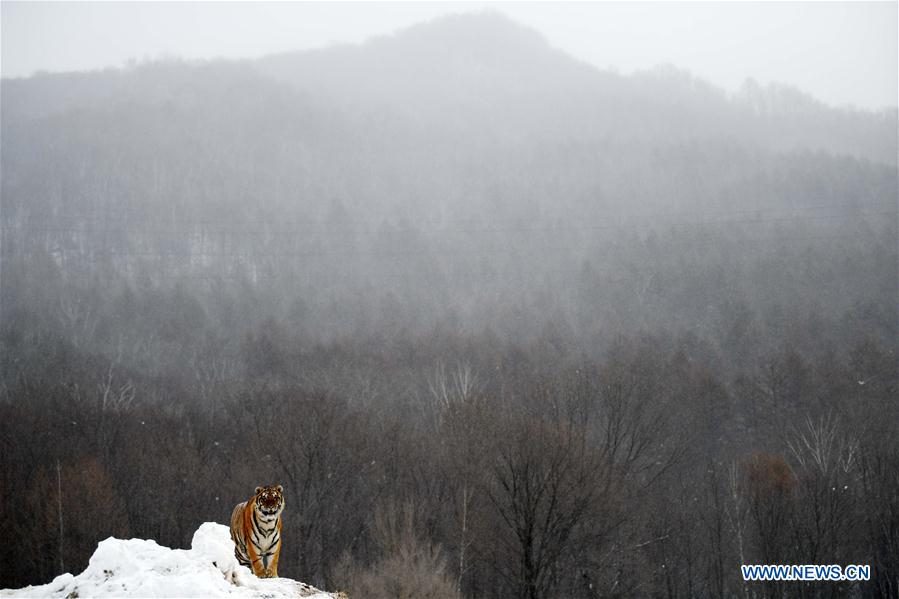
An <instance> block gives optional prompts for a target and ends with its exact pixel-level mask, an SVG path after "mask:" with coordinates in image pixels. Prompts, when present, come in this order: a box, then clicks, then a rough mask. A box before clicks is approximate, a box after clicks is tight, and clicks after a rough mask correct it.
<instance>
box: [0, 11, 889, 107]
mask: <svg viewBox="0 0 899 599" xmlns="http://www.w3.org/2000/svg"><path fill="white" fill-rule="evenodd" d="M897 6H899V4H897V3H896V2H880V3H863V2H845V3H844V2H827V3H806V2H790V3H771V2H764V3H730V2H727V3H724V2H717V3H680V2H664V3H658V2H637V3H635V2H632V3H613V2H610V3H552V4H550V3H518V2H503V3H487V2H463V3H459V2H456V3H442V2H433V3H424V2H414V3H413V2H405V3H375V2H365V3H355V2H345V3H335V2H331V3H280V2H274V3H237V2H235V3H217V2H208V3H207V2H203V3H168V2H166V3H161V2H140V3H82V2H64V3H56V2H48V3H43V2H41V3H36V2H7V1H4V2H2V4H0V11H2V75H3V77H21V76H28V75H30V74H32V73H34V72H35V71H38V70H47V71H71V70H84V69H95V68H102V67H106V66H121V65H122V64H123V63H124V62H125V61H127V60H129V59H131V58H134V59H138V60H142V59H145V58H158V57H161V56H182V57H185V58H213V57H226V58H239V57H256V56H261V55H264V54H269V53H273V52H280V51H286V50H295V49H306V48H316V47H321V46H327V45H329V44H332V43H338V42H353V43H356V42H361V41H364V40H365V39H367V38H369V37H372V36H375V35H385V34H390V33H392V32H393V31H396V30H397V29H400V28H403V27H406V26H409V25H412V24H415V23H418V22H421V21H425V20H429V19H432V18H435V17H438V16H440V15H443V14H448V13H459V12H473V11H479V10H484V9H488V10H494V11H498V12H502V13H505V14H506V15H508V16H509V17H511V18H513V19H514V20H516V21H519V22H521V23H524V24H527V25H530V26H532V27H534V28H536V29H537V30H539V31H540V32H542V33H543V34H544V35H545V37H546V38H547V39H548V40H549V41H550V43H551V44H553V45H554V46H557V47H559V48H562V49H563V50H565V51H567V52H568V53H570V54H572V55H573V56H575V57H577V58H580V59H582V60H585V61H587V62H590V63H592V64H595V65H597V66H599V67H602V68H614V69H616V70H618V71H619V72H621V73H622V74H627V73H630V72H632V71H633V70H635V69H646V68H651V67H652V66H654V65H657V64H660V63H671V64H674V65H676V66H678V67H681V68H685V69H688V70H690V71H692V72H693V73H694V74H696V75H698V76H700V77H702V78H705V79H708V80H709V81H711V82H713V83H715V84H717V85H719V86H721V87H724V88H725V89H728V90H734V89H736V88H737V87H739V85H740V84H741V83H742V82H743V81H744V80H745V79H746V78H747V77H752V78H755V79H756V80H758V81H759V82H761V83H768V82H772V81H778V82H784V83H790V84H793V85H796V86H797V87H799V88H801V89H803V90H804V91H807V92H809V93H811V94H813V95H814V96H816V97H818V98H819V99H821V100H824V101H825V102H827V103H830V104H834V105H843V104H854V105H856V106H860V107H865V108H880V107H883V106H895V105H896V104H897V72H899V65H897V55H899V46H897Z"/></svg>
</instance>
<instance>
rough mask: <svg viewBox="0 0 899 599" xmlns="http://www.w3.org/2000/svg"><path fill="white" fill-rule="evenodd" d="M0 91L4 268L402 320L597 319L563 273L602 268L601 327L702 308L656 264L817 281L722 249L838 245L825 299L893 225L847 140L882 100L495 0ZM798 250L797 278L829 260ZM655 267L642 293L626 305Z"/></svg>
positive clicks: (840, 301)
mask: <svg viewBox="0 0 899 599" xmlns="http://www.w3.org/2000/svg"><path fill="white" fill-rule="evenodd" d="M2 93H3V104H2V110H3V118H2V123H0V126H2V136H0V137H2V167H3V178H2V182H0V184H2V197H3V224H4V227H5V229H4V236H3V251H4V257H7V256H9V257H10V260H11V263H14V260H16V259H22V260H26V261H27V260H28V259H30V258H31V257H32V256H34V255H43V254H49V255H51V256H53V257H54V260H56V262H57V263H58V264H59V265H60V266H61V267H63V268H64V269H65V270H66V271H67V272H70V273H77V275H78V276H80V277H83V278H84V279H85V280H87V279H88V278H89V277H90V276H92V275H93V273H95V272H96V271H97V269H99V268H103V269H108V270H109V271H112V272H118V273H126V275H125V276H127V277H129V278H130V277H133V276H135V275H136V273H143V275H142V276H147V277H149V278H150V279H151V280H159V281H163V282H171V281H176V280H180V279H182V278H184V277H187V278H200V280H205V279H207V278H215V277H221V276H224V277H235V278H242V277H249V278H250V279H251V280H253V281H257V282H258V281H262V280H265V281H269V283H271V281H273V280H280V281H282V282H283V283H284V284H285V285H286V288H284V289H281V290H280V291H276V290H275V288H274V286H272V288H271V297H272V301H273V302H282V301H287V300H285V299H284V298H294V297H296V296H297V295H299V294H301V295H302V296H303V298H304V301H305V302H308V303H309V305H311V306H313V308H312V310H313V312H314V311H315V310H322V311H325V312H327V313H328V315H327V316H322V315H321V314H319V317H318V318H316V319H314V320H315V322H316V323H317V324H320V325H321V328H322V330H328V331H332V330H342V331H346V330H349V329H351V328H352V327H353V326H355V325H353V324H352V323H353V322H354V321H355V320H354V319H355V318H356V317H357V316H358V315H359V314H363V313H368V312H366V310H368V309H369V308H371V307H372V306H374V305H377V306H378V308H377V309H381V308H382V307H383V306H388V307H389V306H393V308H396V306H397V297H396V294H399V295H400V296H401V297H402V305H403V306H404V308H403V309H405V312H404V313H403V314H404V316H405V317H407V318H408V320H409V321H410V322H414V323H419V324H427V323H429V322H432V321H433V319H434V318H435V314H444V313H448V312H453V311H454V310H459V311H460V312H459V314H461V315H463V316H469V317H472V320H471V321H470V322H472V323H479V322H481V323H482V322H495V321H497V320H498V319H499V316H498V314H506V313H507V308H508V306H509V305H510V303H511V302H520V303H521V304H522V305H523V306H524V307H522V308H521V309H522V310H524V311H531V312H547V311H548V310H547V307H548V306H555V307H556V308H557V309H558V310H564V311H567V312H569V316H570V313H571V312H576V311H578V310H582V311H583V312H584V313H585V314H584V315H583V318H584V319H587V320H589V322H599V321H598V320H597V319H595V318H594V316H593V315H591V314H592V312H591V311H593V310H594V308H593V306H595V305H596V302H598V301H600V300H598V299H597V297H599V296H595V297H591V296H589V295H588V294H587V292H586V291H583V290H580V291H579V290H578V289H577V288H576V286H575V285H574V284H573V281H575V280H579V279H582V278H583V275H584V271H582V270H581V267H582V266H584V265H585V264H587V265H590V266H591V268H597V269H598V270H599V271H600V273H601V274H598V275H597V276H598V277H601V278H602V279H603V281H604V282H603V289H605V290H608V289H612V288H617V287H618V286H623V287H622V289H621V293H622V294H623V295H621V297H618V296H617V295H616V294H615V293H611V292H610V293H609V294H608V295H606V296H603V299H602V300H601V303H602V306H603V309H604V310H608V311H609V314H607V315H606V316H607V318H606V320H605V321H606V322H609V321H613V322H625V321H627V320H629V319H630V320H633V321H635V322H636V321H641V320H642V321H644V322H648V321H655V320H658V322H668V321H670V320H671V318H670V317H671V316H674V317H677V318H682V317H683V318H687V317H689V318H694V317H698V316H697V315H696V314H693V309H694V308H693V307H694V305H695V304H694V302H692V301H691V299H690V297H689V293H688V291H689V289H690V287H689V284H688V283H687V282H688V281H689V280H690V278H689V276H686V275H684V276H678V275H672V274H671V273H673V272H683V273H700V272H706V271H710V270H716V269H720V270H723V271H726V272H728V273H732V274H731V275H729V276H733V277H734V279H735V281H738V282H739V283H736V282H735V283H734V285H733V286H732V287H731V288H730V289H729V290H727V289H724V288H716V287H715V288H710V292H714V293H715V294H721V293H725V292H726V293H727V294H730V295H729V297H730V296H731V295H732V296H733V297H748V298H751V300H752V301H754V302H758V305H762V304H767V303H770V302H774V303H779V304H783V303H792V304H797V305H798V304H802V303H803V302H811V301H812V298H813V297H814V295H815V294H816V293H817V289H816V288H815V287H814V286H813V285H811V284H809V285H805V286H802V285H799V283H798V282H797V281H798V280H797V279H796V278H793V279H792V280H787V281H786V283H785V284H784V285H777V286H774V287H771V288H768V287H767V286H765V285H759V286H756V287H753V288H749V289H744V288H742V285H743V284H744V279H743V278H741V277H742V276H743V275H744V274H745V273H743V271H742V269H743V268H744V265H747V264H748V265H762V264H765V265H768V266H767V267H766V268H768V267H771V268H773V267H774V266H772V265H777V264H778V259H784V257H785V256H787V255H788V254H787V253H785V252H784V251H781V250H780V249H779V245H778V244H782V243H787V244H790V247H794V248H796V247H798V246H800V244H802V243H806V242H808V243H812V244H817V245H819V246H820V248H819V249H820V250H821V252H822V253H820V254H817V255H818V256H819V257H820V256H823V255H825V254H824V252H827V255H828V256H831V257H832V258H833V259H840V260H842V257H844V255H843V254H841V253H840V252H841V251H843V250H845V251H850V250H851V251H852V252H855V253H854V254H853V256H854V257H853V258H852V260H846V261H841V262H840V264H842V265H843V266H844V267H845V269H846V270H847V275H846V276H851V277H852V280H853V281H855V282H854V283H851V282H847V280H845V277H843V278H842V279H840V282H839V283H837V282H836V279H834V283H833V284H834V286H835V288H836V286H838V285H842V286H844V287H845V290H844V291H842V292H833V293H830V295H829V296H828V297H827V301H826V304H825V305H826V306H827V307H828V308H833V309H834V310H842V309H844V308H845V307H846V306H847V305H852V304H853V303H854V302H856V301H863V300H865V299H866V298H868V297H869V296H870V294H871V293H872V288H870V287H866V286H865V282H867V281H869V280H872V279H873V280H880V279H878V276H879V275H878V274H877V273H873V271H872V270H871V269H876V268H880V267H883V266H886V267H888V266H889V265H888V264H886V265H884V264H882V263H881V262H879V261H872V260H869V259H868V258H867V257H868V256H870V254H871V252H878V251H881V250H882V248H881V247H880V246H877V247H878V248H880V249H875V248H874V247H867V246H864V247H863V244H860V243H858V242H857V240H858V239H864V240H866V242H869V243H882V240H886V239H889V238H890V237H891V236H894V232H893V231H894V228H895V210H896V206H895V198H896V194H897V180H896V168H895V166H893V165H891V164H889V162H888V161H887V162H883V161H872V160H867V159H864V158H859V157H858V156H869V157H876V156H877V155H880V154H883V153H884V152H883V149H884V148H888V147H890V146H891V145H892V146H895V142H896V128H895V126H894V125H893V126H886V125H889V123H890V122H891V119H892V122H893V123H894V124H895V118H894V116H893V117H889V116H883V115H880V116H878V115H874V114H870V113H852V112H844V111H839V110H833V109H830V108H827V107H825V106H823V105H821V104H819V103H816V102H815V101H813V100H811V99H809V98H808V97H806V96H803V95H801V94H797V93H796V92H790V91H789V90H787V91H784V90H780V91H777V90H776V89H767V90H763V89H758V88H754V87H753V86H752V85H748V86H747V87H746V89H745V90H744V93H743V96H741V98H740V99H730V98H728V97H727V96H726V95H725V94H723V93H722V92H720V91H719V90H716V89H714V88H713V87H711V86H709V85H708V84H705V83H703V82H701V81H698V80H696V79H694V78H691V77H689V76H688V75H686V74H684V73H682V72H679V71H676V70H673V69H670V68H662V69H657V70H655V71H653V72H650V73H642V74H637V75H634V76H631V77H621V76H618V75H614V74H610V73H605V72H602V71H600V70H597V69H594V68H593V67H590V66H589V65H585V64H583V63H580V62H577V61H575V60H572V59H571V58H569V57H567V56H566V55H564V54H563V53H560V52H558V51H556V50H553V49H552V48H551V47H550V46H549V45H548V44H547V43H546V42H545V41H544V40H543V39H542V38H540V36H538V35H536V34H535V33H534V32H532V31H530V30H528V29H525V28H522V27H520V26H518V25H516V24H514V23H511V22H509V21H508V20H506V19H505V18H503V17H499V16H496V15H490V14H488V15H474V16H459V17H450V18H446V19H441V20H438V21H435V22H432V23H428V24H424V25H420V26H417V27H413V28H411V29H409V30H406V31H404V32H400V33H398V34H396V35H394V36H390V37H387V38H379V39H376V40H372V41H370V42H368V43H366V44H363V45H360V46H345V47H337V48H329V49H323V50H319V51H315V52H302V53H297V54H288V55H281V56H276V57H269V58H265V59H262V60H259V61H246V62H215V63H209V64H199V65H196V64H185V63H177V62H176V63H153V64H148V65H143V66H139V67H135V68H132V69H129V70H127V71H123V72H118V71H110V72H103V73H94V74H83V75H52V76H45V77H36V78H33V79H27V80H16V81H4V82H3V87H2ZM793 147H798V149H794V150H789V151H787V150H785V148H793ZM887 153H889V152H887ZM891 227H892V228H891ZM650 231H651V232H654V233H655V234H659V235H664V236H665V237H664V243H665V244H667V245H666V247H669V249H668V250H667V251H666V252H663V254H662V255H663V256H670V257H672V258H673V259H674V262H673V263H672V264H669V265H667V267H666V268H663V267H662V264H663V263H664V260H662V259H661V258H660V257H659V256H658V255H654V256H655V257H652V258H651V257H650V256H649V255H647V254H641V253H640V252H639V251H638V250H637V249H635V248H636V247H637V246H639V245H640V244H641V243H643V242H644V240H643V239H642V238H641V237H640V236H643V235H645V234H646V233H647V232H650ZM834 240H837V241H834ZM697 241H698V242H700V243H702V244H705V246H706V247H707V248H713V249H714V251H712V250H709V251H705V252H703V251H696V250H693V249H691V248H692V245H689V244H694V243H696V242H697ZM738 244H742V245H738ZM836 244H841V245H839V246H837V245H836ZM850 244H851V245H850ZM744 246H745V247H744ZM837 248H840V249H837ZM847 248H849V249H847ZM797 251H798V250H797ZM816 251H817V250H816ZM789 255H793V254H789ZM892 256H894V251H893V250H890V253H888V256H887V258H890V257H892ZM793 258H794V259H795V260H797V261H798V260H800V257H799V254H798V253H796V254H795V255H793ZM887 262H888V261H887ZM858 264H863V265H866V266H864V267H858V266H857V265H858ZM878 264H879V265H881V266H880V267H878V266H877V265H878ZM850 265H852V266H851V267H850ZM753 267H754V266H753ZM23 268H24V267H23ZM745 268H749V266H745ZM759 268H761V266H759ZM797 268H798V267H797ZM815 268H818V269H821V270H822V272H819V271H817V270H815V271H811V272H810V274H809V277H810V279H814V277H818V278H819V279H820V278H822V277H831V276H832V269H831V267H830V266H828V265H827V264H824V263H815ZM634 269H638V270H640V271H641V273H642V274H640V275H639V276H637V275H635V274H634ZM828 269H831V270H828ZM762 270H764V269H762ZM663 271H665V272H664V273H663ZM824 271H826V272H824ZM869 271H871V272H869ZM765 272H767V271H765ZM878 272H879V271H878ZM828 273H830V274H828ZM663 274H664V275H665V276H666V277H671V279H672V285H671V286H670V287H669V288H668V291H666V293H665V294H664V297H660V298H659V301H660V302H661V303H660V305H658V306H656V307H655V308H654V309H652V310H650V309H648V308H646V307H645V306H642V307H641V306H640V305H634V304H629V303H628V301H627V299H626V298H627V297H629V295H628V294H630V293H632V292H633V293H644V291H641V290H645V288H646V285H648V283H647V281H648V280H650V279H652V280H658V277H657V275H658V276H662V275H663ZM869 275H870V276H869ZM23 276H27V272H26V271H23ZM591 276H592V275H591ZM841 276H842V275H841ZM653 277H656V278H655V279H653ZM423 280H427V281H428V283H427V285H422V284H421V281H423ZM827 280H830V279H827ZM272 285H273V283H272ZM679 287H684V290H683V291H684V293H681V294H677V293H674V291H673V290H674V289H675V288H679ZM300 288H302V291H300ZM538 288H540V289H539V290H538ZM544 288H545V289H544ZM586 288H589V285H588V286H585V287H584V289H586ZM546 289H550V290H552V291H551V292H550V293H549V294H548V295H547V294H546V293H544V291H545V290H546ZM556 289H562V290H564V293H565V294H566V296H565V297H564V298H561V299H560V298H557V297H555V295H554V294H555V293H556ZM877 289H880V287H877ZM603 293H605V291H604V292H603ZM616 293H617V292H616ZM878 293H879V292H878ZM578 294H580V295H578ZM535 295H536V296H539V297H533V296H535ZM360 297H361V298H363V299H361V300H360V299H358V298H360ZM878 297H880V296H878ZM375 298H377V299H375ZM731 299H733V298H731ZM716 301H717V300H716ZM722 301H723V300H722ZM8 305H10V306H12V305H15V304H14V303H13V304H8ZM704 305H706V304H704ZM707 305H711V304H707ZM562 306H565V307H564V308H563V307H562ZM363 308H365V309H363ZM393 308H391V309H393ZM272 309H274V308H272ZM278 309H279V310H280V309H282V308H278ZM384 309H385V310H387V308H384ZM622 310H625V311H628V313H627V315H623V314H621V313H620V312H621V311H622ZM393 311H394V312H396V313H397V314H399V313H401V312H402V310H393ZM669 311H673V312H669ZM348 315H352V317H350V316H348ZM506 315H508V314H506ZM646 319H648V321H647V320H646ZM473 326H475V328H476V325H473ZM525 328H526V327H525V326H524V325H522V326H517V325H516V326H510V329H515V330H524V329H525Z"/></svg>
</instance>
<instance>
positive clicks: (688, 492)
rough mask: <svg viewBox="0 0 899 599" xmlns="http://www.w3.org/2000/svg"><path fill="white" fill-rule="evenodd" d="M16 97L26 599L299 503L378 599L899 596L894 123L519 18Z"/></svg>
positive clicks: (9, 333)
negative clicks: (839, 575) (815, 571)
mask: <svg viewBox="0 0 899 599" xmlns="http://www.w3.org/2000/svg"><path fill="white" fill-rule="evenodd" d="M0 92H2V104H0V106H2V120H0V140H2V148H0V149H2V180H0V185H2V187H0V193H2V211H0V221H2V238H0V257H2V262H0V267H2V270H0V443H2V445H0V454H2V457H0V465H2V468H0V519H2V521H3V522H5V523H6V524H5V525H4V531H5V533H6V535H7V538H8V539H11V541H10V542H7V543H3V544H0V588H10V587H22V586H25V585H29V584H38V583H44V582H48V581H49V580H50V579H52V578H53V577H54V576H56V575H58V574H60V573H62V572H75V571H81V570H82V569H83V568H84V567H85V566H86V565H87V560H88V559H89V557H90V556H91V554H92V552H93V550H94V549H95V548H96V545H97V543H98V542H99V541H101V540H103V539H105V538H107V537H109V536H116V537H118V538H129V537H140V538H147V539H154V540H156V541H157V542H159V543H160V544H163V545H167V546H171V547H186V546H188V545H189V542H190V539H191V536H192V534H193V532H194V531H195V530H196V529H197V527H198V526H199V525H200V524H201V523H203V522H207V521H214V522H220V523H227V522H228V518H229V517H230V513H231V510H232V509H233V507H234V505H235V504H236V503H238V502H240V501H244V500H246V499H247V498H248V497H249V496H250V494H251V493H252V490H253V489H254V487H255V486H257V485H262V484H281V485H283V487H284V493H285V501H286V508H285V512H284V516H283V517H284V529H283V537H284V545H283V550H282V554H281V560H280V566H279V573H280V574H281V575H282V576H287V577H290V578H295V579H297V580H303V581H305V582H308V583H310V584H314V585H316V586H318V587H321V588H327V589H333V590H344V591H346V592H347V593H348V594H349V596H350V597H352V598H357V597H404V598H407V597H408V598H411V597H435V598H444V597H445V598H452V597H459V598H462V597H465V598H482V597H483V598H500V597H521V598H528V599H538V598H548V597H569V598H572V599H575V598H578V599H580V598H583V599H589V598H597V597H633V596H643V597H669V598H675V597H733V596H743V597H772V598H774V597H837V596H846V597H896V596H899V401H897V398H899V387H897V382H899V377H897V373H899V362H897V349H899V347H897V346H899V336H897V331H899V299H897V289H899V281H897V277H899V257H897V238H899V237H897V216H899V211H897V197H899V188H897V111H896V109H895V108H893V109H887V110H884V111H880V112H874V111H866V110H859V109H851V108H835V107H831V106H828V105H826V104H824V103H822V102H819V101H818V100H816V99H814V98H812V97H811V96H808V95H806V94H804V93H803V92H801V91H799V90H797V89H794V88H791V87H788V86H783V85H767V86H762V85H760V84H757V83H755V82H753V81H747V83H746V84H745V85H744V86H743V88H742V89H741V90H740V91H739V92H738V93H735V94H730V93H727V92H724V91H722V90H720V89H718V88H716V87H714V86H713V85H711V84H709V83H706V82H704V81H702V80H700V79H697V78H695V77H693V76H692V75H690V74H689V73H687V72H685V71H680V70H678V69H676V68H674V67H670V66H663V67H659V68H657V69H654V70H652V71H647V72H638V73H635V74H633V75H626V76H625V75H620V74H617V73H614V72H611V71H603V70H599V69H597V68H595V67H592V66H589V65H586V64H584V63H581V62H578V61H576V60H574V59H572V58H570V57H568V56H567V55H565V54H563V53H562V52H560V51H559V50H556V49H554V48H552V47H551V46H550V45H549V44H548V43H547V42H546V41H545V40H544V39H543V38H541V37H540V36H539V34H537V33H536V32H534V31H532V30H530V29H527V28H525V27H523V26H520V25H517V24H515V23H513V22H511V21H509V20H508V19H506V18H504V17H501V16H499V15H494V14H483V15H474V16H472V15H467V16H457V17H447V18H444V19H441V20H437V21H434V22H430V23H427V24H424V25H420V26H416V27H413V28H411V29H408V30H405V31H402V32H399V33H397V34H395V35H393V36H387V37H382V38H375V39H373V40H371V41H369V42H366V43H365V44H361V45H345V46H342V45H338V46H333V47H329V48H324V49H321V50H315V51H304V52H297V53H287V54H282V55H275V56H268V57H264V58H260V59H252V60H250V59H247V60H243V61H225V60H218V61H205V62H190V61H181V60H174V59H173V60H162V61H148V62H145V63H137V64H132V65H129V66H126V67H123V68H117V69H107V70H103V71H92V72H80V73H65V74H39V75H36V76H34V77H30V78H24V79H4V80H3V82H2V88H0ZM24 548H28V549H27V550H25V549H24ZM741 564H841V565H845V564H869V565H870V566H871V570H872V578H871V580H870V581H869V582H843V583H830V582H818V583H799V582H795V583H789V584H784V583H762V582H758V583H745V582H743V579H742V577H741V575H740V565H741Z"/></svg>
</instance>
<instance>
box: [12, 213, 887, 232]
mask: <svg viewBox="0 0 899 599" xmlns="http://www.w3.org/2000/svg"><path fill="white" fill-rule="evenodd" d="M731 214H758V213H757V212H756V211H740V212H734V213H731ZM896 215H897V209H896V208H895V207H894V208H893V209H892V210H884V211H876V212H870V211H865V212H855V213H852V214H795V215H791V216H761V215H760V214H759V215H757V216H755V217H752V218H732V219H728V218H718V219H711V220H710V219H709V218H708V217H707V216H705V217H703V218H702V219H700V220H694V221H680V222H677V221H673V222H665V223H662V226H667V227H682V226H683V227H703V226H716V225H728V224H740V225H760V224H769V223H775V222H793V221H799V222H802V221H814V220H844V221H851V220H857V219H859V218H864V217H880V216H892V217H895V216H896ZM725 216H726V215H725ZM627 218H630V217H620V218H618V219H606V220H604V221H603V222H602V224H591V223H590V222H589V221H586V222H587V223H588V224H584V223H585V221H579V223H580V224H564V225H561V224H555V225H547V226H539V227H533V226H531V227H505V228H469V229H452V228H441V229H418V228H411V229H383V228H382V229H342V228H322V227H317V228H310V229H304V228H297V229H271V230H255V231H254V230H247V229H239V230H231V229H228V230H206V229H199V230H198V229H147V228H132V229H125V228H86V227H47V226H30V225H2V226H0V228H2V230H4V231H10V232H15V231H22V232H25V231H27V232H30V233H67V234H73V233H76V234H104V235H110V234H131V235H191V236H212V235H228V236H238V237H260V236H268V237H275V236H298V235H302V234H315V235H331V236H337V235H341V234H343V235H350V234H352V235H383V234H406V233H417V234H441V233H454V234H465V235H471V234H495V233H562V232H572V231H599V230H608V229H621V228H625V227H627V226H628V224H629V223H627V222H626V219H627ZM646 218H649V216H647V217H646ZM659 218H664V217H659ZM609 220H617V221H618V222H609ZM282 226H283V224H282Z"/></svg>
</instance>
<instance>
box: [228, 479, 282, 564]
mask: <svg viewBox="0 0 899 599" xmlns="http://www.w3.org/2000/svg"><path fill="white" fill-rule="evenodd" d="M283 511H284V489H283V488H282V487H281V485H274V486H266V487H256V494H255V495H253V497H252V498H250V500H249V501H244V502H242V503H238V504H237V505H236V506H234V511H233V512H232V513H231V540H232V541H234V556H235V557H237V561H238V562H239V563H240V564H241V565H242V566H247V567H248V568H250V569H251V570H252V571H253V574H255V575H256V576H258V577H259V578H277V577H278V557H280V555H281V513H282V512H283Z"/></svg>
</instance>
